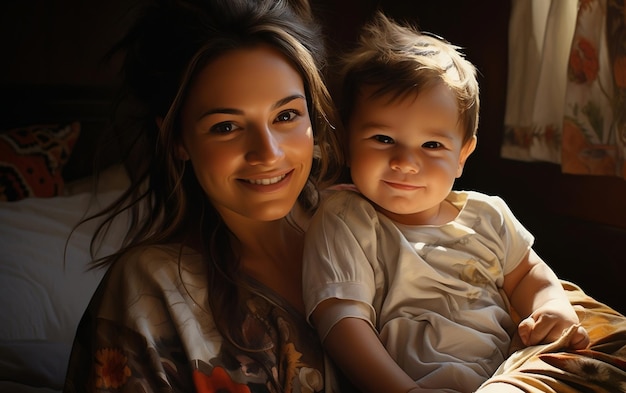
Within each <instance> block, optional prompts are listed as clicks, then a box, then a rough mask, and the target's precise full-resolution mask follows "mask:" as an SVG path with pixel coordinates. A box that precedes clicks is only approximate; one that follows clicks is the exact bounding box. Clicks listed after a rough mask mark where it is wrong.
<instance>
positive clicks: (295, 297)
mask: <svg viewBox="0 0 626 393" xmlns="http://www.w3.org/2000/svg"><path fill="white" fill-rule="evenodd" d="M231 231H232V233H233V238H232V240H231V241H232V245H233V247H234V249H235V252H236V254H237V255H238V257H239V258H240V264H241V265H240V266H241V269H242V272H244V273H245V274H247V275H249V276H250V277H252V278H254V279H255V280H257V281H259V282H260V283H262V284H263V285H265V286H267V287H268V288H270V289H271V290H273V291H274V292H276V293H277V294H278V295H280V296H281V297H283V298H284V299H285V300H286V301H287V302H288V303H290V304H291V305H292V306H294V307H295V308H296V309H297V310H300V311H301V312H303V310H304V306H303V303H302V282H301V281H302V249H303V243H304V233H303V232H302V230H301V229H300V228H299V227H297V226H295V225H294V224H293V222H291V221H290V220H289V219H288V218H282V219H280V220H276V221H270V222H255V223H252V225H249V226H247V227H245V228H240V230H237V228H231Z"/></svg>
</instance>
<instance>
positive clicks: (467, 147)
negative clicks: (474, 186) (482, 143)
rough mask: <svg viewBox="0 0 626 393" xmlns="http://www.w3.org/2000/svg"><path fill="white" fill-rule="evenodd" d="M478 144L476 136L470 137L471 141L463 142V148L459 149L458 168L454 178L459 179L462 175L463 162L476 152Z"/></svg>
mask: <svg viewBox="0 0 626 393" xmlns="http://www.w3.org/2000/svg"><path fill="white" fill-rule="evenodd" d="M477 143H478V138H477V137H476V135H474V136H472V139H470V140H469V141H467V142H465V144H464V145H463V147H461V153H460V156H459V167H458V168H457V170H456V177H457V178H459V177H461V175H462V174H463V167H465V161H467V158H468V157H469V156H470V155H471V154H472V153H473V152H474V150H476V144H477Z"/></svg>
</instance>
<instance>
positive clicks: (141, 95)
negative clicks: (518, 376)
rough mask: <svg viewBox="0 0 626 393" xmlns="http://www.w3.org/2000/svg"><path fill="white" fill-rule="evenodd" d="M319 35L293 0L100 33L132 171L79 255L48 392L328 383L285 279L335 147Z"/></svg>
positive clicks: (190, 6)
mask: <svg viewBox="0 0 626 393" xmlns="http://www.w3.org/2000/svg"><path fill="white" fill-rule="evenodd" d="M320 41H321V40H320V31H319V30H318V27H317V25H316V24H315V23H314V21H313V18H312V15H311V10H310V8H309V6H308V4H307V3H304V2H303V3H294V4H287V3H285V1H264V0H260V1H253V0H236V1H235V0H213V1H191V0H189V1H159V2H157V3H156V4H153V5H151V6H149V7H147V8H146V9H145V10H144V11H143V12H142V14H141V15H140V17H139V18H138V20H137V22H136V24H135V25H134V26H133V27H132V28H131V30H130V31H129V33H128V35H127V36H126V37H125V38H124V39H123V40H122V41H121V43H120V46H119V48H117V49H123V50H125V51H126V56H125V62H124V75H125V81H126V85H127V90H126V91H127V93H129V96H128V97H129V98H131V99H132V102H134V103H139V104H140V112H138V109H137V108H136V107H132V111H131V112H130V113H132V116H137V114H139V115H140V116H141V117H140V118H141V127H139V128H138V129H137V131H136V132H131V128H130V127H129V128H126V129H124V132H125V135H124V139H125V140H130V141H132V143H130V144H129V149H128V151H127V153H128V154H127V155H126V156H127V159H126V165H127V168H128V169H129V174H130V177H131V180H132V185H131V186H130V188H129V190H128V191H127V192H126V193H125V194H124V195H123V196H122V197H121V198H120V199H119V200H118V201H117V202H116V203H115V204H114V205H112V206H110V207H109V209H107V210H106V211H104V212H102V213H101V214H99V215H98V216H97V217H94V218H99V217H104V218H105V219H106V220H105V221H104V222H105V224H104V225H103V226H101V227H100V231H99V233H97V234H96V235H95V236H94V242H95V240H97V239H98V238H99V236H102V235H103V234H104V233H105V232H106V228H107V224H108V223H110V222H111V221H112V220H113V219H115V218H116V217H118V216H120V214H122V213H124V212H126V211H129V212H130V217H131V218H130V220H129V231H128V234H127V236H126V241H125V243H124V246H123V247H122V248H121V249H120V250H119V251H118V252H117V253H115V254H113V255H111V256H109V257H106V258H103V259H99V260H96V261H95V262H94V266H97V267H109V269H108V271H107V274H106V275H105V277H104V279H103V281H102V283H101V285H100V287H99V288H98V290H97V291H96V293H95V294H94V297H93V299H92V300H91V302H90V305H89V307H88V310H87V311H86V313H85V315H84V317H83V319H82V321H81V323H80V325H79V328H78V332H77V335H76V339H75V343H74V347H73V350H72V355H71V359H70V364H69V368H68V374H67V378H66V384H65V389H64V391H65V392H79V391H113V390H115V391H180V392H189V391H193V390H195V391H198V392H217V391H229V392H251V391H268V392H321V391H326V392H329V391H332V389H333V388H332V387H331V384H330V383H329V382H325V381H329V380H331V373H330V370H329V369H326V370H325V367H324V357H323V352H322V349H321V347H320V344H319V341H318V338H317V335H316V333H315V332H314V331H313V330H312V329H311V328H310V327H309V326H308V325H307V323H306V321H305V319H304V316H303V313H304V306H303V303H302V297H301V257H302V244H303V233H304V226H305V223H306V221H307V220H308V217H309V216H310V214H311V213H312V210H313V209H314V208H315V206H316V204H317V200H318V194H317V187H318V186H321V185H325V184H331V183H332V182H333V181H334V178H333V176H332V175H330V174H332V173H337V171H335V170H331V169H336V168H340V166H341V163H342V159H341V154H340V153H339V151H340V146H339V141H338V140H337V138H336V135H335V134H334V131H333V126H334V125H335V120H334V118H335V115H334V110H333V107H332V105H331V101H330V98H329V96H328V93H327V90H326V88H325V86H324V84H323V82H322V78H321V75H320V73H319V71H318V70H320V69H322V66H323V64H321V59H323V55H324V51H323V48H322V47H321V46H320ZM92 245H95V244H92ZM342 391H345V390H342Z"/></svg>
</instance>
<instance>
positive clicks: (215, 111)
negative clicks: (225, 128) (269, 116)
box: [199, 94, 306, 119]
mask: <svg viewBox="0 0 626 393" xmlns="http://www.w3.org/2000/svg"><path fill="white" fill-rule="evenodd" d="M299 99H302V100H305V99H306V98H305V97H304V96H303V95H302V94H294V95H290V96H288V97H285V98H282V99H280V100H278V101H276V103H274V105H272V109H276V108H280V107H281V106H283V105H286V104H288V103H290V102H291V101H293V100H299ZM215 114H226V115H243V114H244V111H242V110H241V109H236V108H226V107H223V108H220V107H218V108H211V109H209V110H207V111H205V112H202V114H201V115H200V117H199V118H200V119H202V118H204V117H206V116H209V115H215Z"/></svg>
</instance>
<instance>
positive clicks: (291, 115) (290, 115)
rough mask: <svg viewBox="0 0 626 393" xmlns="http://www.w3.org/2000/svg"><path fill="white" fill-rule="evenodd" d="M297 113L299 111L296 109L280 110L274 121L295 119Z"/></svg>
mask: <svg viewBox="0 0 626 393" xmlns="http://www.w3.org/2000/svg"><path fill="white" fill-rule="evenodd" d="M298 115H299V113H298V112H297V111H295V110H293V109H290V110H288V111H284V112H280V114H279V115H278V116H276V121H277V122H284V121H291V120H293V119H295V118H296V117H297V116H298Z"/></svg>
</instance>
